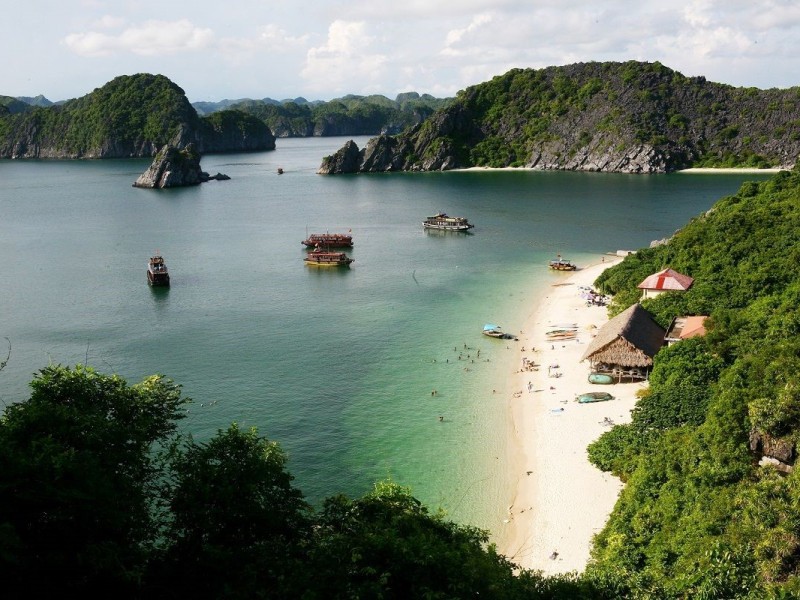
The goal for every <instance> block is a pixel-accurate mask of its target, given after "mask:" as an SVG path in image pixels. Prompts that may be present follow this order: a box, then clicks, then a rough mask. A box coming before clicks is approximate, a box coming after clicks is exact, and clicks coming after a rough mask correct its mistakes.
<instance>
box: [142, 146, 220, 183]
mask: <svg viewBox="0 0 800 600" xmlns="http://www.w3.org/2000/svg"><path fill="white" fill-rule="evenodd" d="M212 179H217V180H220V181H223V180H226V179H230V177H228V176H227V175H223V174H222V173H217V174H216V175H214V176H209V174H208V173H206V172H204V171H203V170H202V169H201V168H200V153H199V152H197V151H196V150H195V148H194V146H193V145H192V144H189V145H188V146H186V147H185V148H183V149H180V148H176V147H174V146H164V147H163V148H162V149H161V151H160V152H159V153H158V154H156V157H155V159H154V160H153V163H152V164H151V165H150V166H149V167H148V169H147V170H146V171H145V172H144V173H142V174H141V175H140V176H139V178H138V179H137V180H136V181H135V182H134V184H133V187H140V188H159V189H160V188H171V187H183V186H190V185H200V184H201V183H204V182H206V181H210V180H212Z"/></svg>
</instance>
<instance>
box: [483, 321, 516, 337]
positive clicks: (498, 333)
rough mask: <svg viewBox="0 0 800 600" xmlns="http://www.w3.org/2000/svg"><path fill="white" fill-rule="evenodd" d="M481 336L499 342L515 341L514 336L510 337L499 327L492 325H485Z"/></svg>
mask: <svg viewBox="0 0 800 600" xmlns="http://www.w3.org/2000/svg"><path fill="white" fill-rule="evenodd" d="M483 335H486V336H489V337H493V338H497V339H500V340H515V339H517V338H516V336H514V335H511V334H510V333H506V332H505V331H503V328H502V327H500V325H494V324H492V323H487V324H486V325H484V326H483Z"/></svg>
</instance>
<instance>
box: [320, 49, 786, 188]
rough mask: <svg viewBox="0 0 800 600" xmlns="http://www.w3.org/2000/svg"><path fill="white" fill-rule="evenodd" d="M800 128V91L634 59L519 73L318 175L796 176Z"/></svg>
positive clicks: (328, 164)
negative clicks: (473, 171) (700, 170)
mask: <svg viewBox="0 0 800 600" xmlns="http://www.w3.org/2000/svg"><path fill="white" fill-rule="evenodd" d="M798 122H800V94H798V88H791V89H787V90H781V89H770V90H759V89H756V88H734V87H732V86H729V85H724V84H720V83H713V82H709V81H706V80H705V79H704V78H703V77H691V78H689V77H685V76H683V75H681V74H680V73H678V72H676V71H673V70H671V69H669V68H667V67H664V66H663V65H661V64H659V63H642V62H636V61H629V62H625V63H579V64H574V65H568V66H564V67H548V68H546V69H539V70H533V69H513V70H511V71H509V72H508V73H506V74H504V75H501V76H498V77H495V78H494V79H492V80H491V81H488V82H485V83H481V84H478V85H475V86H472V87H469V88H467V89H466V90H464V91H462V92H460V93H459V94H458V96H457V97H456V99H455V100H454V101H453V102H452V103H451V104H449V105H448V106H447V107H445V108H442V109H440V110H438V111H437V112H436V113H434V114H433V115H432V116H431V117H430V118H428V119H427V120H426V121H425V122H423V123H421V124H419V125H416V126H414V127H413V128H410V129H407V130H406V131H404V132H403V133H401V134H399V135H397V136H380V137H378V138H373V139H372V140H370V141H369V142H368V144H367V146H366V147H365V148H364V149H363V150H362V151H359V154H358V156H359V161H358V163H357V164H355V163H354V162H353V161H352V160H350V161H347V162H345V163H341V161H340V160H339V158H340V157H338V153H337V155H334V156H329V157H325V158H324V159H323V162H322V164H321V166H320V168H319V171H318V172H319V173H324V174H331V173H356V172H385V171H439V170H448V169H459V168H469V167H524V168H530V169H538V170H568V171H606V172H617V173H643V174H647V173H666V172H670V171H675V170H679V169H684V168H688V167H697V166H708V167H721V166H728V167H762V168H763V167H781V168H791V167H792V166H793V165H794V164H795V162H796V161H797V157H798V155H800V138H798V136H797V135H796V134H795V130H796V123H798ZM348 153H349V155H352V156H354V155H355V154H354V151H353V149H352V148H350V149H349V150H348ZM335 157H337V158H335Z"/></svg>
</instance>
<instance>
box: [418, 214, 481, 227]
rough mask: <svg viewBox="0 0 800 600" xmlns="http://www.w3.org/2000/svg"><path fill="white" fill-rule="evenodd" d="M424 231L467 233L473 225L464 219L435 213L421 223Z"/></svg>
mask: <svg viewBox="0 0 800 600" xmlns="http://www.w3.org/2000/svg"><path fill="white" fill-rule="evenodd" d="M422 226H423V227H424V228H425V229H441V230H444V231H469V230H470V229H472V228H473V227H475V225H473V224H472V223H470V222H469V221H467V219H465V218H464V217H449V216H447V214H446V213H443V212H441V213H436V214H435V215H433V216H432V217H428V218H426V219H425V220H424V221H423V222H422Z"/></svg>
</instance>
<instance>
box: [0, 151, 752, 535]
mask: <svg viewBox="0 0 800 600" xmlns="http://www.w3.org/2000/svg"><path fill="white" fill-rule="evenodd" d="M345 141H346V139H344V138H327V139H293V140H278V149H277V150H276V151H274V152H268V153H259V154H247V155H219V156H207V157H204V158H203V161H202V164H203V168H204V170H206V171H208V172H210V173H212V174H213V173H216V172H218V171H220V172H223V173H226V174H228V175H230V176H231V178H232V179H231V180H230V181H224V182H216V181H212V182H209V183H206V184H203V185H202V186H200V187H195V188H187V189H181V190H162V191H154V190H140V189H135V188H133V187H132V186H131V184H132V183H133V181H134V180H135V179H136V177H137V176H138V175H139V174H140V173H141V172H142V171H144V170H145V168H146V167H147V166H148V164H149V161H141V160H122V161H86V162H57V161H31V162H17V161H5V162H0V252H2V257H3V268H2V274H3V284H2V286H0V306H2V312H0V337H8V338H9V340H10V342H11V347H12V353H11V360H10V361H9V363H8V366H7V367H6V369H5V370H3V371H2V372H0V401H1V402H3V403H4V404H8V403H11V402H15V401H19V400H21V399H24V398H26V397H27V395H28V389H27V384H28V382H29V381H30V380H31V379H32V377H33V373H34V372H35V371H36V370H38V369H39V368H41V367H42V366H44V365H46V364H48V363H49V362H53V363H62V364H67V365H73V364H75V363H79V362H80V363H88V364H90V365H92V366H94V367H95V368H96V369H98V370H99V371H102V372H107V373H111V372H114V373H118V374H120V375H121V376H123V377H125V378H126V379H127V380H128V381H129V382H131V383H133V382H136V381H139V380H140V379H142V378H143V377H145V376H147V375H150V374H153V373H161V374H164V375H166V376H167V377H169V378H171V379H174V380H175V381H176V382H178V383H180V384H181V385H182V386H183V391H184V394H185V395H187V396H189V397H191V398H192V399H193V401H194V402H193V404H192V406H191V408H190V412H189V414H188V418H187V419H186V420H185V421H184V426H185V428H186V429H187V430H188V431H191V432H192V434H193V435H194V436H195V437H196V438H198V439H207V438H208V437H209V436H211V435H213V434H214V432H215V431H217V430H218V429H220V428H225V427H227V425H228V424H229V423H231V422H232V421H236V422H238V423H239V424H240V425H242V426H245V427H249V426H255V427H257V428H258V429H259V431H260V433H261V434H263V435H266V436H267V437H269V438H270V439H273V440H277V441H278V442H280V444H281V446H282V447H283V448H284V450H285V451H286V452H287V454H288V455H289V469H290V470H291V472H292V473H293V474H294V475H295V477H296V481H295V483H296V484H297V486H298V487H299V488H300V489H302V490H303V491H304V493H305V494H306V496H307V497H308V499H309V500H311V501H312V502H315V503H316V502H319V501H320V500H321V499H323V498H325V497H327V496H330V495H332V494H335V493H340V492H342V493H346V494H350V495H353V496H357V495H361V494H363V493H364V492H365V491H367V490H369V489H370V488H371V485H372V483H373V482H375V481H377V480H379V479H383V478H386V477H391V478H393V479H394V480H395V481H397V482H399V483H402V484H404V485H408V486H410V487H411V488H412V491H413V493H414V494H415V495H416V496H417V497H419V498H420V499H422V500H423V501H424V502H426V503H428V504H429V505H431V506H435V507H438V506H441V507H443V508H444V509H445V510H446V511H447V512H448V513H449V514H450V516H451V517H452V518H453V519H455V520H458V521H460V522H464V523H471V524H475V525H478V526H481V527H486V528H490V529H493V530H497V528H498V526H499V524H500V522H501V520H502V518H503V517H504V516H505V507H506V506H507V505H508V504H510V501H509V500H510V497H511V493H512V484H513V481H512V478H511V475H510V473H509V467H508V464H509V462H508V456H507V453H508V446H507V438H508V429H507V428H508V397H509V390H508V389H507V387H506V385H507V383H506V380H507V379H508V375H509V373H511V372H512V371H513V370H514V368H515V367H516V360H517V359H518V357H519V353H518V351H516V352H515V349H516V347H515V346H513V345H510V346H509V345H508V344H506V343H505V342H502V341H498V340H492V339H489V338H486V337H485V336H482V335H481V334H480V331H481V329H482V327H483V325H484V323H487V322H495V323H499V324H501V325H502V326H504V327H505V328H506V330H508V331H515V329H518V326H519V325H521V322H522V320H523V318H524V317H525V316H527V314H528V313H529V312H530V311H531V310H532V307H533V306H534V305H535V302H536V300H537V298H538V295H539V294H540V293H541V292H542V291H543V290H544V288H545V287H546V286H547V285H549V283H551V282H552V281H554V278H559V277H561V276H562V275H560V274H554V273H550V272H548V270H547V268H546V265H547V261H548V260H549V259H550V258H552V257H554V255H555V254H556V253H558V252H560V253H561V254H563V255H564V256H565V257H567V258H570V259H572V260H574V261H575V262H577V263H578V264H581V263H582V262H584V263H585V262H588V261H596V260H597V258H598V256H599V254H600V253H603V252H606V251H614V250H617V249H632V248H639V247H642V246H646V245H648V244H649V243H650V241H651V240H653V239H659V238H663V237H665V236H668V235H670V234H672V233H673V232H674V231H675V230H676V229H677V228H679V227H680V226H681V225H683V224H684V223H685V222H686V221H687V220H688V219H689V218H691V217H692V216H694V215H696V214H698V213H700V212H702V211H704V210H706V209H708V208H709V207H710V206H711V205H712V204H713V203H714V202H715V201H716V200H717V199H718V198H720V197H722V196H724V195H727V194H730V193H733V192H735V191H736V190H737V189H738V187H739V185H740V184H741V182H742V181H744V180H747V179H756V178H763V177H764V176H758V177H756V176H753V175H714V176H708V175H690V174H677V175H664V176H647V177H642V176H626V175H613V174H586V173H560V172H559V173H540V172H523V171H511V172H509V171H486V172H474V171H469V172H450V173H425V174H423V173H416V174H383V175H357V176H320V175H316V174H315V171H316V169H317V168H318V166H319V164H320V160H321V157H322V156H324V155H326V154H331V153H332V152H334V151H335V150H337V149H338V148H339V147H341V145H342V144H343V143H344V142H345ZM356 141H357V143H359V145H360V146H363V143H364V141H365V138H361V139H357V140H356ZM279 166H280V167H282V168H283V169H284V170H285V174H284V175H280V176H279V175H277V172H276V171H277V168H278V167H279ZM437 211H445V212H447V213H449V214H452V215H457V216H466V217H468V218H469V219H470V221H471V222H473V223H475V225H476V227H475V229H474V230H472V231H473V232H472V233H471V234H468V235H465V234H452V233H448V234H441V233H438V234H437V233H436V232H429V231H425V230H423V228H422V226H421V221H422V220H423V218H424V217H425V216H427V215H430V214H433V213H435V212H437ZM350 229H352V233H353V236H354V240H355V248H354V249H353V251H352V253H351V254H352V256H353V257H354V258H355V259H356V260H355V262H354V263H353V265H352V268H351V269H349V270H333V271H331V270H325V269H323V270H320V269H315V268H311V267H307V266H304V264H303V261H302V258H303V256H304V254H303V247H302V246H301V244H300V240H302V239H303V238H304V237H305V236H306V234H307V233H310V232H317V231H331V232H335V231H347V230H350ZM156 250H158V251H160V252H161V253H162V254H163V255H164V257H165V259H166V261H167V264H168V266H169V268H170V272H171V276H172V286H171V287H170V288H169V289H152V288H150V287H148V286H147V284H146V277H145V269H146V263H147V258H148V257H149V256H150V254H151V253H153V252H155V251H156ZM478 351H480V357H478V356H477V355H478ZM4 355H5V353H3V356H4ZM459 355H461V359H460V360H459ZM433 390H436V395H435V396H434V395H432V391H433ZM493 390H494V392H493ZM439 417H443V420H440V418H439Z"/></svg>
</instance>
